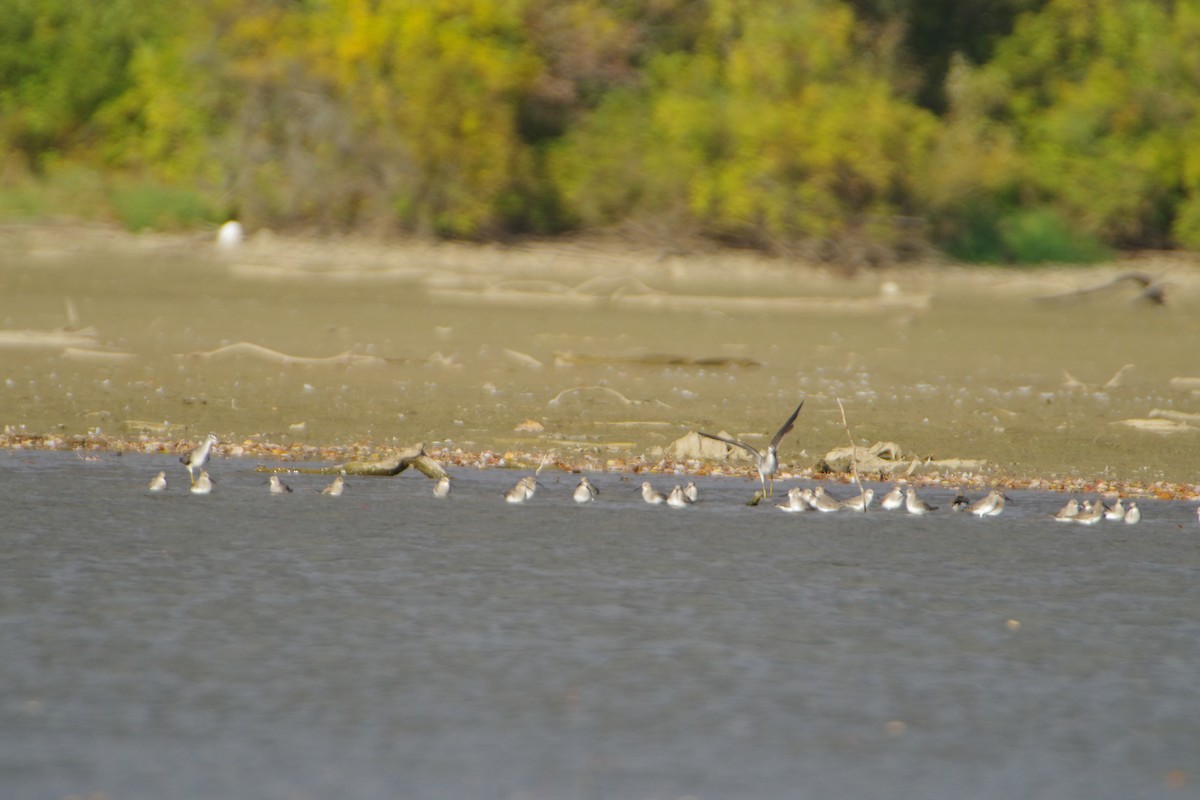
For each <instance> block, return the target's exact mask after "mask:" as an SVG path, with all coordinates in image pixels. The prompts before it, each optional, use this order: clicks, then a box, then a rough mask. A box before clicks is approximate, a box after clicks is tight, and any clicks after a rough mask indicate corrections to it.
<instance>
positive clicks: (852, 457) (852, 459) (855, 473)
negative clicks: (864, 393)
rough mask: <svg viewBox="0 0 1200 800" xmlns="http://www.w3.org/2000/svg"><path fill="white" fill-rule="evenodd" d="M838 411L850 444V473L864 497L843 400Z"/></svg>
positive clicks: (839, 399)
mask: <svg viewBox="0 0 1200 800" xmlns="http://www.w3.org/2000/svg"><path fill="white" fill-rule="evenodd" d="M837 404H838V410H840V411H841V412H842V427H843V428H845V429H846V439H847V440H848V441H849V442H850V472H851V474H852V475H853V476H854V485H855V486H857V487H858V493H859V496H862V491H863V488H862V481H861V480H859V477H858V457H857V455H856V454H855V450H856V448H855V447H854V437H853V436H851V435H850V424H849V423H848V422H846V407H845V406H843V405H842V398H840V397H839V398H837ZM866 510H867V509H866V505H865V504H864V505H863V511H866Z"/></svg>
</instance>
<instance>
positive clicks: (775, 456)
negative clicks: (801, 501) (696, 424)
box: [697, 400, 804, 497]
mask: <svg viewBox="0 0 1200 800" xmlns="http://www.w3.org/2000/svg"><path fill="white" fill-rule="evenodd" d="M802 408H804V401H803V400H801V401H800V405H798V406H796V410H795V411H793V412H792V415H791V416H790V417H788V418H787V422H785V423H783V427H781V428H780V429H779V430H778V431H776V432H775V435H774V436H772V437H771V443H770V444H769V445H767V450H766V452H764V453H760V452H758V450H756V449H755V448H754V447H752V446H750V445H748V444H746V443H745V442H743V441H739V440H738V439H727V438H726V437H724V436H714V435H713V434H711V433H704V432H703V431H697V433H699V434H700V435H701V436H704V437H706V438H709V439H716V440H717V441H718V442H724V443H725V444H728V445H732V446H733V447H740V448H742V449H743V450H745V451H746V452H747V453H749V454H750V455H752V456H754V467H755V469H757V470H758V479H759V481H760V482H761V483H762V492H763V497H769V496H770V495H771V493H772V492H774V491H775V481H774V480H772V478H773V477H774V475H775V472H776V470H778V469H779V443H780V442H782V441H783V437H784V436H787V434H788V431H790V430H791V429H792V428H793V427H794V426H795V424H796V416H797V415H798V414H799V413H800V409H802ZM768 480H770V481H771V489H770V491H768V490H767V481H768Z"/></svg>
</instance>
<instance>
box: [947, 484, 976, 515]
mask: <svg viewBox="0 0 1200 800" xmlns="http://www.w3.org/2000/svg"><path fill="white" fill-rule="evenodd" d="M970 507H971V501H970V500H968V499H967V496H966V495H965V494H963V490H962V489H959V490H958V493H957V494H956V495H954V499H953V500H951V501H950V508H951V509H952V510H954V511H966V510H967V509H968V508H970Z"/></svg>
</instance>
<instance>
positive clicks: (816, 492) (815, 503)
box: [812, 486, 842, 513]
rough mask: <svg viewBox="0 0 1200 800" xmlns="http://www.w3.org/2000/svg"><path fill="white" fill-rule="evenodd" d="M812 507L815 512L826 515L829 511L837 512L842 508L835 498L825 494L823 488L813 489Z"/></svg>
mask: <svg viewBox="0 0 1200 800" xmlns="http://www.w3.org/2000/svg"><path fill="white" fill-rule="evenodd" d="M812 507H813V508H815V509H816V510H817V511H824V512H826V513H828V512H830V511H837V510H838V509H840V508H841V507H842V504H841V501H839V500H838V499H837V498H836V497H833V496H832V495H830V494H829V493H828V492H826V491H825V487H824V486H818V487H817V488H815V489H813V496H812Z"/></svg>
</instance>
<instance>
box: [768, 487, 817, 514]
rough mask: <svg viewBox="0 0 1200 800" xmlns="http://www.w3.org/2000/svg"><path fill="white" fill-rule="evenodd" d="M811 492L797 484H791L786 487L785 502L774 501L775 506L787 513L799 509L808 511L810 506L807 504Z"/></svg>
mask: <svg viewBox="0 0 1200 800" xmlns="http://www.w3.org/2000/svg"><path fill="white" fill-rule="evenodd" d="M810 496H811V492H809V490H807V489H801V488H800V487H799V486H793V487H792V488H791V489H788V493H787V502H786V503H776V504H775V507H776V508H778V509H779V510H781V511H786V512H788V513H789V514H795V513H798V512H800V511H808V510H809V509H810V508H812V506H811V505H810V504H809V497H810Z"/></svg>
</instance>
